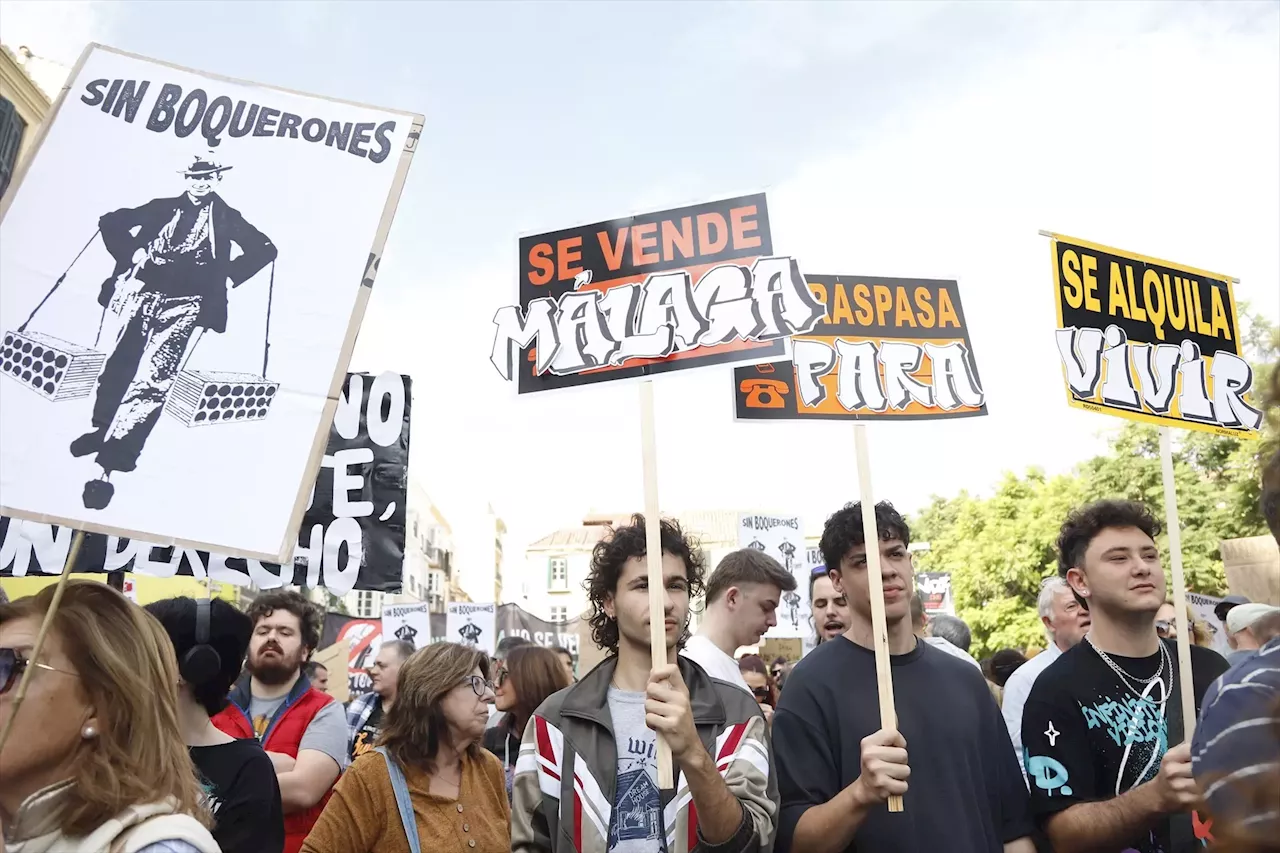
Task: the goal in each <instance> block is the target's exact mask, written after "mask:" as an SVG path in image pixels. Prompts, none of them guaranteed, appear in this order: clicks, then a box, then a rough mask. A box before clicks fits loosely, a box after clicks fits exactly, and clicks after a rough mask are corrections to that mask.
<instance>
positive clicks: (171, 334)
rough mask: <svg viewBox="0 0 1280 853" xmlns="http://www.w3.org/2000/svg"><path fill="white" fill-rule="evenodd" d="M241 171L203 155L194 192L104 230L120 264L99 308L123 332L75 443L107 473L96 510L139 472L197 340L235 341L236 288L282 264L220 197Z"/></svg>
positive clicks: (93, 501)
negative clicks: (231, 335)
mask: <svg viewBox="0 0 1280 853" xmlns="http://www.w3.org/2000/svg"><path fill="white" fill-rule="evenodd" d="M232 168H233V167H231V166H226V165H223V163H222V162H221V160H220V159H219V158H218V156H217V155H216V154H214V153H213V152H201V153H200V154H198V155H196V156H195V157H193V158H192V159H191V161H190V163H189V164H188V165H187V167H186V168H185V169H181V170H179V174H181V175H182V176H183V177H184V178H185V179H186V182H187V188H186V192H184V193H182V194H181V195H178V196H176V197H173V198H158V199H155V200H153V201H149V202H147V203H146V204H144V205H142V206H141V207H134V208H122V209H121V210H116V211H112V212H111V213H108V214H105V215H104V216H103V217H102V218H101V219H99V220H98V227H99V229H100V231H101V233H102V242H103V244H104V245H105V246H106V248H107V251H108V252H110V253H111V256H112V257H113V258H114V259H115V262H116V266H115V269H114V271H113V272H112V274H111V276H110V277H109V278H107V280H106V281H104V282H103V283H102V289H101V291H100V292H99V294H98V304H100V305H101V306H102V307H103V309H104V310H107V309H109V310H110V311H112V312H113V313H115V314H118V315H119V316H120V317H121V318H122V322H123V328H122V330H121V332H120V336H119V338H118V339H117V340H116V342H115V345H114V349H113V350H112V352H111V354H110V355H109V356H108V358H107V362H106V365H105V367H104V368H103V371H102V375H101V376H100V377H99V378H98V391H97V396H96V398H95V400H94V405H93V420H92V425H93V429H91V430H90V431H89V432H87V433H85V434H84V435H82V436H80V437H79V438H77V439H76V440H75V441H73V442H71V455H72V456H77V457H79V456H88V455H90V454H94V453H96V454H97V463H98V464H99V465H100V466H101V467H102V472H103V473H102V477H101V478H100V479H97V480H93V481H91V482H89V483H87V484H86V485H85V491H84V503H85V506H86V507H88V508H89V509H102V508H104V507H106V506H107V504H108V503H109V502H110V501H111V497H112V495H113V494H114V493H115V487H114V486H112V484H111V483H110V481H109V478H110V476H111V473H112V472H113V471H132V470H134V468H135V467H137V464H138V456H139V454H140V453H141V452H142V448H143V445H144V444H146V441H147V437H148V436H149V435H150V434H151V430H152V429H153V428H154V427H155V424H156V421H157V420H158V419H159V418H160V412H161V409H162V408H163V406H164V401H165V397H166V396H167V395H168V393H169V388H170V386H171V385H172V384H173V380H174V377H175V376H176V375H177V373H178V370H179V368H180V367H181V366H182V363H183V362H184V360H185V356H186V354H187V351H188V349H189V347H190V346H191V345H192V344H193V342H194V340H198V339H199V334H198V332H200V331H201V330H204V329H208V330H210V331H213V332H218V333H221V332H224V331H226V328H227V288H228V286H230V287H239V286H240V285H241V284H243V283H244V282H246V281H248V280H249V279H251V278H253V276H255V275H256V274H257V273H258V272H259V271H260V270H262V269H263V268H264V267H266V266H267V264H269V263H271V262H272V261H274V260H275V258H276V247H275V246H274V245H273V244H272V242H271V240H270V239H268V238H267V237H266V235H264V234H263V233H262V232H261V231H259V230H258V229H256V228H254V227H253V226H252V225H250V224H249V223H248V222H247V221H245V218H244V217H243V216H241V215H240V212H239V211H238V210H236V209H235V208H233V207H231V206H230V205H228V204H227V203H226V202H225V201H224V200H223V199H222V197H221V196H220V195H218V193H217V192H216V188H217V187H218V186H219V185H220V184H221V183H222V177H223V175H224V174H225V173H226V172H228V171H230V170H231V169H232ZM233 245H234V246H235V247H237V249H238V253H236V254H235V256H234V257H233V254H232V246H233Z"/></svg>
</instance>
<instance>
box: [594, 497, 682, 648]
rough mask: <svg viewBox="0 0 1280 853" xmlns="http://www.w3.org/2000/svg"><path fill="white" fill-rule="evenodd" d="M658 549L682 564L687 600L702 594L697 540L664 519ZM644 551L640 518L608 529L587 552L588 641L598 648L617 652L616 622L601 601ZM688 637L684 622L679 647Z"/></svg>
mask: <svg viewBox="0 0 1280 853" xmlns="http://www.w3.org/2000/svg"><path fill="white" fill-rule="evenodd" d="M661 531H662V550H663V552H665V553H668V554H671V555H672V556H675V557H679V558H680V559H681V560H682V561H684V568H685V577H686V579H687V580H688V582H689V601H690V602H692V601H693V600H694V599H695V598H697V597H698V596H699V595H701V594H702V578H703V575H704V574H705V572H706V561H705V559H704V558H703V556H702V552H701V551H700V550H699V549H698V543H697V540H695V539H694V538H693V537H692V536H690V535H689V534H687V533H686V532H685V531H684V530H683V529H682V528H681V527H680V522H678V521H676V520H675V519H673V518H664V519H662V523H661ZM647 548H648V544H647V541H646V539H645V529H644V516H643V515H641V514H639V513H637V514H635V515H633V516H631V523H630V524H628V525H625V526H623V527H618V528H615V529H614V530H612V532H611V534H610V535H609V536H606V537H605V538H604V539H601V540H600V541H599V542H597V543H596V547H595V548H594V549H592V551H591V571H590V572H589V573H588V574H587V581H586V584H585V586H586V588H587V600H588V601H589V602H590V603H591V616H590V617H589V618H588V619H587V621H588V622H589V623H590V625H591V639H592V640H594V641H595V644H596V645H597V646H599V647H600V648H602V649H608V650H609V651H610V652H614V653H616V652H617V651H618V621H617V620H616V619H614V618H612V617H611V616H609V614H608V613H606V612H605V609H604V602H605V599H607V598H608V597H609V596H611V595H613V594H614V593H615V592H617V590H618V578H619V577H621V576H622V567H623V566H625V565H626V564H627V561H628V560H630V559H631V558H632V557H643V556H645V551H646V549H647ZM688 638H689V626H688V624H687V623H686V624H685V628H684V631H683V632H682V633H681V635H680V643H679V645H680V646H681V647H683V646H684V644H685V641H686V640H687V639H688Z"/></svg>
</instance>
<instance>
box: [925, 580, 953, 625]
mask: <svg viewBox="0 0 1280 853" xmlns="http://www.w3.org/2000/svg"><path fill="white" fill-rule="evenodd" d="M916 593H917V594H918V595H919V596H920V603H921V604H923V605H924V612H925V614H926V615H929V616H932V615H933V614H934V613H950V614H954V613H955V605H953V604H952V602H951V574H950V573H949V572H916Z"/></svg>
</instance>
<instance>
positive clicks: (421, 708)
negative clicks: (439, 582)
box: [302, 643, 511, 853]
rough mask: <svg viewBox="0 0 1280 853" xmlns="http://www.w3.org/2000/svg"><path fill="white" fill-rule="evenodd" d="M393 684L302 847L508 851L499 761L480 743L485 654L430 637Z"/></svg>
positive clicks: (347, 852) (321, 851) (323, 851)
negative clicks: (364, 743)
mask: <svg viewBox="0 0 1280 853" xmlns="http://www.w3.org/2000/svg"><path fill="white" fill-rule="evenodd" d="M396 685H397V686H396V701H395V704H394V705H392V706H391V710H390V711H388V712H387V715H386V717H384V718H383V724H382V731H381V733H380V734H379V736H378V741H377V747H376V748H375V749H374V751H372V752H367V753H365V754H364V755H362V756H360V757H359V758H357V759H356V760H355V763H354V764H352V765H351V768H350V769H349V770H347V772H346V774H345V775H343V777H342V779H341V780H339V782H338V784H337V787H335V788H334V791H333V798H332V799H331V800H329V804H328V805H327V806H325V809H324V812H323V813H322V814H321V815H320V819H319V820H318V821H316V825H315V827H314V828H313V829H312V830H311V834H310V835H308V836H307V840H306V841H305V842H304V843H303V845H302V853H371V852H372V851H375V850H376V851H378V853H419V851H428V852H429V853H451V851H458V853H507V851H509V850H510V849H511V831H510V823H511V806H510V805H509V804H508V802H507V796H506V791H505V788H504V785H503V779H502V766H501V764H500V762H499V761H498V759H497V758H495V757H494V756H493V755H491V754H490V753H488V752H486V751H485V750H483V749H481V748H480V739H481V738H482V737H483V736H484V729H485V723H486V722H487V721H488V718H489V707H488V705H489V702H491V701H493V685H492V684H491V683H490V682H489V659H488V657H486V656H485V654H484V652H482V651H479V650H477V649H475V648H474V647H471V646H461V645H458V644H456V643H433V644H432V645H430V646H427V647H425V648H423V649H420V650H418V651H417V652H414V653H413V655H412V656H410V657H409V659H408V660H406V661H405V662H404V663H403V664H401V665H400V675H399V678H398V679H397V680H396Z"/></svg>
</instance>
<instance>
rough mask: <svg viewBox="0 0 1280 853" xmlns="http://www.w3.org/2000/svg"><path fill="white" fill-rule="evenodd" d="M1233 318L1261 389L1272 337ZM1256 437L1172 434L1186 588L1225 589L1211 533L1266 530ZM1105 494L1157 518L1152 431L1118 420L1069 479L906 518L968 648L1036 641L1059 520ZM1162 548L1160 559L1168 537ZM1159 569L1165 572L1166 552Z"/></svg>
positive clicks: (951, 501)
mask: <svg viewBox="0 0 1280 853" xmlns="http://www.w3.org/2000/svg"><path fill="white" fill-rule="evenodd" d="M1241 313H1242V315H1243V316H1244V320H1245V322H1243V323H1242V324H1241V325H1242V338H1243V344H1244V351H1245V354H1246V355H1247V356H1248V357H1249V358H1250V360H1251V361H1252V362H1253V363H1254V369H1255V377H1256V384H1255V387H1257V388H1263V387H1266V383H1267V382H1268V381H1269V380H1270V371H1271V370H1273V369H1275V368H1274V365H1275V364H1276V362H1277V357H1278V356H1280V338H1278V337H1277V333H1276V329H1275V328H1274V327H1273V326H1272V325H1271V324H1270V323H1268V322H1267V321H1266V319H1265V318H1263V317H1261V316H1259V315H1256V314H1251V313H1249V312H1248V311H1247V309H1243V310H1242V312H1241ZM1264 433H1265V434H1266V435H1265V436H1264V438H1265V439H1267V440H1264V441H1263V442H1258V441H1253V440H1241V439H1238V438H1234V437H1230V436H1218V435H1214V434H1212V433H1207V432H1192V431H1186V430H1177V431H1175V433H1174V448H1173V450H1174V483H1175V486H1176V489H1177V500H1178V515H1179V521H1180V523H1181V529H1182V561H1183V569H1184V573H1185V576H1186V582H1187V588H1188V589H1189V590H1191V591H1193V592H1201V593H1205V594H1208V595H1221V594H1222V593H1223V592H1224V591H1225V589H1226V578H1225V575H1224V573H1223V568H1222V557H1221V554H1220V553H1219V550H1218V542H1219V541H1220V540H1222V539H1232V538H1236V537H1239V536H1256V535H1259V534H1262V533H1265V532H1266V524H1265V522H1264V520H1263V518H1262V514H1261V511H1260V509H1259V506H1258V496H1259V479H1260V475H1259V469H1260V465H1259V453H1260V448H1262V447H1266V446H1270V445H1272V444H1273V442H1274V439H1275V435H1274V433H1275V425H1274V423H1272V424H1271V425H1268V426H1267V427H1265V429H1264ZM1103 498H1123V499H1128V500H1135V501H1141V502H1142V503H1144V504H1146V505H1147V506H1148V507H1149V508H1150V509H1151V511H1152V512H1153V513H1154V514H1155V515H1156V517H1157V518H1159V519H1161V521H1162V522H1163V520H1164V518H1165V514H1164V482H1163V479H1162V473H1161V465H1160V441H1159V432H1158V430H1157V428H1156V427H1154V426H1148V425H1145V424H1139V423H1131V422H1125V423H1124V424H1123V426H1121V428H1120V429H1119V430H1118V431H1117V433H1116V434H1115V435H1114V437H1113V438H1112V439H1111V441H1110V446H1109V449H1108V452H1107V453H1105V454H1103V455H1101V456H1096V457H1094V458H1093V459H1089V460H1087V461H1085V462H1083V463H1081V464H1080V465H1078V466H1076V468H1075V470H1074V471H1073V473H1072V474H1069V475H1063V476H1058V477H1053V478H1048V477H1046V476H1045V474H1044V472H1043V471H1040V470H1039V469H1034V468H1033V469H1031V470H1029V471H1027V472H1026V474H1024V475H1023V476H1022V477H1018V476H1017V475H1015V474H1012V473H1006V474H1005V476H1004V479H1003V480H1002V481H1001V482H1000V484H999V486H998V487H997V488H996V490H995V493H994V494H992V495H991V496H990V497H988V498H979V497H974V496H973V495H971V494H969V493H968V492H963V491H962V492H961V493H960V494H958V495H956V496H955V497H953V498H941V497H937V496H935V497H934V498H933V501H932V503H930V505H929V506H928V507H926V508H925V509H924V510H923V511H922V512H921V513H920V514H919V515H918V516H917V517H916V518H915V519H914V520H913V525H912V526H913V532H914V533H915V534H916V536H915V538H917V539H919V540H920V541H928V542H929V543H930V550H929V551H928V552H927V553H925V554H922V555H921V557H920V559H919V561H918V566H919V568H920V570H922V571H940V572H949V573H950V574H951V590H952V597H953V600H954V602H955V605H956V612H957V615H959V616H960V618H962V619H964V620H965V621H966V622H967V623H968V624H969V627H970V629H971V630H972V632H973V646H972V648H971V649H970V651H972V652H973V653H974V655H976V656H977V657H985V656H986V655H989V654H991V653H993V652H995V651H997V650H999V649H1001V648H1009V647H1012V648H1024V647H1026V646H1029V645H1041V644H1043V642H1044V634H1043V631H1042V629H1041V627H1040V621H1039V617H1038V616H1037V614H1036V612H1035V602H1036V596H1037V592H1038V589H1039V584H1040V581H1041V579H1042V578H1044V577H1047V576H1049V575H1051V574H1054V573H1056V572H1057V570H1058V564H1057V552H1056V549H1055V542H1056V540H1057V536H1058V530H1059V527H1060V526H1061V524H1062V521H1063V519H1064V518H1065V517H1066V515H1067V513H1068V512H1069V511H1070V510H1071V509H1072V508H1073V507H1076V506H1079V505H1081V504H1084V503H1088V502H1091V501H1095V500H1101V499H1103ZM1159 544H1160V546H1161V550H1162V551H1163V552H1164V553H1165V554H1166V555H1167V554H1168V535H1167V533H1163V534H1161V536H1160V540H1159ZM1165 565H1166V570H1167V569H1168V567H1169V563H1168V559H1167V557H1166V560H1165Z"/></svg>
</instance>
